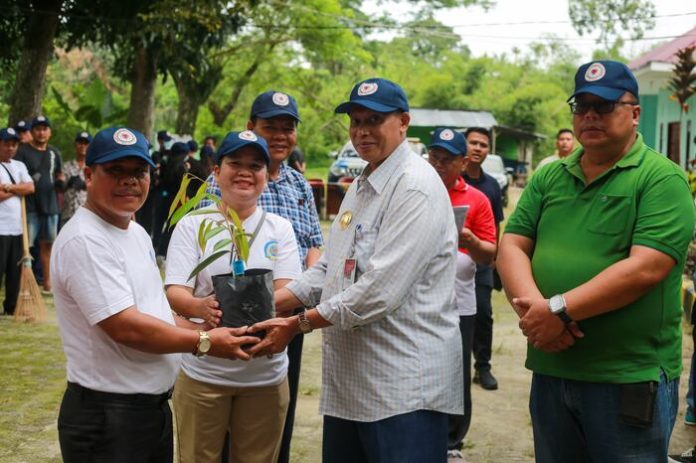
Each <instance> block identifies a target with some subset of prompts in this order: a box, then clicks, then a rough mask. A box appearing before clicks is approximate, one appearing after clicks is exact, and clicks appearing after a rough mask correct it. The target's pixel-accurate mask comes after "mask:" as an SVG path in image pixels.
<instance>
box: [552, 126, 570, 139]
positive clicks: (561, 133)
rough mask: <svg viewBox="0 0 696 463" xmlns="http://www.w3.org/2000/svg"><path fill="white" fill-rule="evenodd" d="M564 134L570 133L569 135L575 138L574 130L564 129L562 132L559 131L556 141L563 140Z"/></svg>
mask: <svg viewBox="0 0 696 463" xmlns="http://www.w3.org/2000/svg"><path fill="white" fill-rule="evenodd" d="M564 133H569V134H571V135H573V136H574V134H573V131H572V130H570V129H565V128H564V129H561V130H559V131H558V133H557V134H556V140H558V139H559V138H561V135H563V134H564Z"/></svg>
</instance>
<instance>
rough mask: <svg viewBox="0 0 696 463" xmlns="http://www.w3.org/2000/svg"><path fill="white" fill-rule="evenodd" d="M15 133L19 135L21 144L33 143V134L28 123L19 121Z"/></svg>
mask: <svg viewBox="0 0 696 463" xmlns="http://www.w3.org/2000/svg"><path fill="white" fill-rule="evenodd" d="M14 129H15V132H17V135H19V143H20V144H23V143H29V142H31V132H30V131H29V129H30V127H29V124H28V123H27V121H18V122H17V123H16V124H15V126H14Z"/></svg>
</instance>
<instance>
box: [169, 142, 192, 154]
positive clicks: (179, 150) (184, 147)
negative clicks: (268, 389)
mask: <svg viewBox="0 0 696 463" xmlns="http://www.w3.org/2000/svg"><path fill="white" fill-rule="evenodd" d="M169 151H170V152H171V153H172V155H173V156H180V155H182V154H188V152H189V145H188V144H187V143H185V142H183V141H178V142H176V143H174V144H173V145H172V147H171V148H169Z"/></svg>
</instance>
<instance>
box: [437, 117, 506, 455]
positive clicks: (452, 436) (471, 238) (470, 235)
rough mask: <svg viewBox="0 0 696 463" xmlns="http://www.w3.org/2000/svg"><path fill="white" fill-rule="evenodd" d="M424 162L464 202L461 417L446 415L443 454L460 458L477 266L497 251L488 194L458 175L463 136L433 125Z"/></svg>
mask: <svg viewBox="0 0 696 463" xmlns="http://www.w3.org/2000/svg"><path fill="white" fill-rule="evenodd" d="M428 160H429V161H430V164H431V165H432V166H433V167H434V168H435V170H436V171H437V173H438V174H439V175H440V178H441V179H442V181H443V183H444V184H445V187H447V191H448V192H449V196H450V201H451V202H452V206H453V207H455V206H468V208H469V209H468V212H467V214H466V218H465V220H464V225H463V227H462V229H461V230H459V252H458V253H457V276H456V278H457V280H456V282H455V293H456V299H457V309H458V310H459V330H460V332H461V335H462V348H463V351H464V352H463V353H464V355H463V358H464V365H463V369H464V415H461V416H458V415H451V416H450V418H449V435H448V439H447V440H448V442H447V449H448V451H447V457H448V461H449V462H452V463H454V462H463V461H464V460H463V457H462V452H461V449H462V442H463V440H464V436H466V433H467V431H468V430H469V424H470V422H471V348H472V340H473V332H474V321H475V317H476V295H475V283H474V276H475V274H476V264H490V263H491V262H492V261H493V257H494V256H495V252H496V232H495V219H494V217H493V211H492V209H491V204H490V202H489V201H488V198H487V197H486V195H485V194H483V193H482V192H481V191H479V190H477V189H476V188H474V187H472V186H469V185H467V184H466V182H465V181H464V178H463V177H462V176H461V175H460V172H462V171H464V169H466V164H467V162H468V159H467V156H466V138H464V135H463V134H462V133H460V132H456V131H454V130H452V129H443V128H440V129H436V130H435V132H434V133H433V137H432V140H431V142H430V145H429V146H428Z"/></svg>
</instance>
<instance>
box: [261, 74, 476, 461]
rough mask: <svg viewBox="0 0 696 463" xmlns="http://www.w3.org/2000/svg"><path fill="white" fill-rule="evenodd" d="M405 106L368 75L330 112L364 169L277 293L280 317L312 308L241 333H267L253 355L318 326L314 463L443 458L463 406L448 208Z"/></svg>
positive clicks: (395, 90)
mask: <svg viewBox="0 0 696 463" xmlns="http://www.w3.org/2000/svg"><path fill="white" fill-rule="evenodd" d="M408 110H409V106H408V99H407V98H406V94H405V93H404V91H403V89H402V88H401V87H400V86H398V85H397V84H395V83H394V82H391V81H388V80H386V79H379V78H373V79H367V80H365V81H363V82H360V83H358V84H357V85H356V86H355V87H354V88H353V91H352V92H351V95H350V101H348V102H346V103H343V104H341V105H339V106H338V107H337V108H336V112H337V113H347V114H348V116H349V117H350V131H349V133H350V138H351V141H352V142H353V146H355V148H356V150H357V151H358V153H359V154H360V156H361V157H362V158H363V159H365V160H366V161H367V162H368V165H367V166H366V167H365V170H364V171H363V173H362V174H361V175H360V177H358V178H357V179H356V180H355V182H353V183H352V184H351V186H350V188H349V189H348V191H347V192H346V196H345V198H344V200H343V203H342V204H341V210H340V211H339V214H338V217H337V219H336V220H335V221H334V223H333V225H332V227H331V232H330V238H329V240H328V245H327V247H326V249H325V251H324V254H323V255H322V256H321V258H320V259H319V261H318V262H317V263H316V264H315V265H314V266H313V267H312V268H310V269H308V270H307V271H305V272H304V273H303V274H302V276H301V277H300V278H299V279H298V280H295V281H293V282H290V283H289V284H288V285H287V286H286V287H285V288H282V289H280V290H279V291H277V292H276V308H277V310H278V311H279V312H282V311H285V310H287V309H291V308H293V307H298V306H302V305H304V306H307V307H314V306H316V307H315V308H312V309H309V310H307V311H306V312H305V311H303V312H300V313H299V314H298V315H294V316H291V317H287V318H275V319H272V320H268V321H266V322H262V323H257V324H255V325H253V326H252V327H251V328H250V331H252V332H255V331H258V330H264V329H265V330H266V337H265V338H264V340H263V341H261V342H260V343H259V344H257V345H256V346H254V347H252V348H251V349H250V352H251V353H253V354H254V355H267V354H273V353H276V352H282V351H283V349H284V348H285V346H286V345H287V343H288V342H290V340H291V339H292V338H293V336H295V335H296V334H297V333H299V332H302V333H309V332H311V331H312V329H314V328H324V330H323V338H324V341H323V344H322V354H323V371H322V394H321V405H320V412H321V413H322V414H323V415H324V434H323V460H324V461H325V462H331V463H342V462H346V463H348V462H356V461H390V462H391V461H398V462H401V463H409V462H413V463H416V462H418V463H421V462H429V463H437V462H443V463H444V462H445V461H446V459H447V415H448V414H462V413H463V396H464V395H463V394H462V390H463V385H462V380H463V374H462V364H463V362H462V345H461V337H460V333H459V316H458V313H457V309H456V305H455V295H454V282H455V270H456V253H457V249H456V242H457V232H456V227H455V225H454V214H453V213H452V207H451V205H450V201H449V198H448V196H447V191H446V189H445V187H444V185H443V183H442V181H441V180H440V178H439V177H438V175H437V173H436V172H435V170H434V169H433V168H432V167H431V166H430V165H429V164H428V162H427V161H425V160H424V159H423V158H422V157H420V156H419V155H417V154H416V153H414V152H413V151H412V150H411V149H410V147H409V145H408V142H407V141H406V131H407V129H408V125H409V122H410V115H409V113H408Z"/></svg>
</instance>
